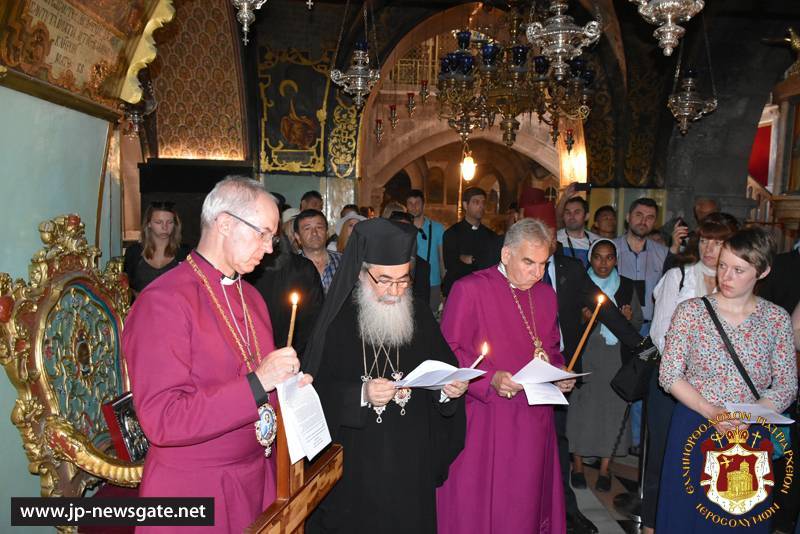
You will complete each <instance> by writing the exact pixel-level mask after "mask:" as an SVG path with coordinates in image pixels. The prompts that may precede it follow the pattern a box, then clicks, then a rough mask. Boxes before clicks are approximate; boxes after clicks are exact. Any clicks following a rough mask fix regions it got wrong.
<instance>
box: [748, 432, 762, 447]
mask: <svg viewBox="0 0 800 534" xmlns="http://www.w3.org/2000/svg"><path fill="white" fill-rule="evenodd" d="M759 439H761V433H760V432H759V431H758V430H756V431H755V432H754V433H753V443H752V444H751V445H750V446H751V447H752V448H754V449H755V448H756V441H758V440H759Z"/></svg>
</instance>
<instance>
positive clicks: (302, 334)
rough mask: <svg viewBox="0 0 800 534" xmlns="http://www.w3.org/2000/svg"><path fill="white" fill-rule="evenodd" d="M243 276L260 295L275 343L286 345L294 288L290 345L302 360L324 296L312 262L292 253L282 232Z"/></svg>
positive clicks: (317, 273)
mask: <svg viewBox="0 0 800 534" xmlns="http://www.w3.org/2000/svg"><path fill="white" fill-rule="evenodd" d="M245 279H246V280H247V281H248V282H250V283H251V284H253V285H254V286H255V287H256V289H258V292H259V293H261V296H262V297H264V302H266V304H267V310H268V311H269V317H270V321H271V322H272V337H273V341H274V342H275V346H276V347H283V346H285V345H286V341H287V336H288V334H289V322H290V320H291V314H292V304H291V301H290V294H291V293H292V292H297V294H298V295H299V297H300V303H299V306H298V307H297V318H296V322H295V330H294V338H293V339H292V346H293V347H294V350H295V351H297V356H298V357H299V358H300V359H301V361H302V358H303V352H304V351H305V349H306V344H307V343H308V339H309V336H310V335H311V331H312V330H313V328H314V324H315V323H316V322H317V315H318V314H319V310H320V309H321V308H322V301H323V298H324V295H323V292H322V281H321V279H320V277H319V272H318V271H317V268H316V267H314V263H313V262H312V261H311V260H309V259H307V258H304V257H303V256H299V255H297V254H294V253H292V251H291V246H290V245H289V240H288V238H287V237H286V234H282V235H281V242H280V244H279V245H278V249H277V250H276V251H275V252H273V253H272V254H266V255H264V259H262V260H261V265H259V266H258V267H257V268H256V269H255V270H254V271H253V272H252V273H250V274H249V275H247V276H246V277H245Z"/></svg>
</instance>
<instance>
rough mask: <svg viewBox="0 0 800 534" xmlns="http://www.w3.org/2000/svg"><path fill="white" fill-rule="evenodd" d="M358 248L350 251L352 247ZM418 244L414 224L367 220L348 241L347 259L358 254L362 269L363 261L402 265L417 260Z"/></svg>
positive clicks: (356, 227) (354, 229) (355, 227)
mask: <svg viewBox="0 0 800 534" xmlns="http://www.w3.org/2000/svg"><path fill="white" fill-rule="evenodd" d="M353 242H355V243H356V244H358V246H357V247H353V248H354V250H352V251H351V250H350V249H351V247H350V244H351V243H353ZM416 243H417V229H416V228H415V227H414V226H413V225H409V224H403V223H398V222H395V221H390V220H388V219H377V218H376V219H367V220H366V221H361V222H360V223H358V224H356V225H355V226H354V227H353V234H352V235H351V236H350V240H349V241H348V242H347V248H346V249H345V251H344V258H342V259H346V258H347V255H348V254H351V255H355V256H356V258H357V259H359V260H360V261H358V264H359V265H358V266H359V268H360V267H361V263H362V262H367V263H372V264H375V265H402V264H404V263H408V262H409V261H411V258H412V257H414V255H415V251H414V246H415V245H416ZM353 282H354V283H355V280H354V281H353Z"/></svg>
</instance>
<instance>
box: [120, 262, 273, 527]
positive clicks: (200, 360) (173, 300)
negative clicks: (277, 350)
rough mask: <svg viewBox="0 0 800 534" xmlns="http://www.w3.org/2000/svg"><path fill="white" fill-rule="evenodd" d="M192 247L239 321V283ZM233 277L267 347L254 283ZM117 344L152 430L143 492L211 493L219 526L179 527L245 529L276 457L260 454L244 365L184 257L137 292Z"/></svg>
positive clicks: (268, 498) (265, 491)
mask: <svg viewBox="0 0 800 534" xmlns="http://www.w3.org/2000/svg"><path fill="white" fill-rule="evenodd" d="M191 256H192V257H193V259H194V261H195V263H196V265H197V266H198V267H199V268H200V269H201V271H202V272H203V273H204V274H205V276H206V278H207V279H208V280H209V281H211V284H210V286H211V287H212V289H213V291H214V293H215V294H216V296H217V301H218V302H220V303H221V305H222V306H224V307H225V311H226V312H227V311H228V309H227V308H228V306H227V303H226V300H225V296H224V295H223V294H222V292H223V290H227V292H228V302H230V306H231V309H232V310H233V314H234V316H235V317H236V320H237V321H239V322H240V323H242V324H243V317H242V304H241V301H240V298H239V293H238V291H237V289H236V288H235V286H228V287H226V288H225V289H223V286H222V285H221V284H220V283H219V282H218V281H219V280H220V278H221V276H222V273H221V272H219V271H218V270H217V269H215V268H214V267H213V266H211V264H209V263H208V262H207V261H205V260H204V259H203V258H202V257H201V256H199V255H198V254H197V252H192V254H191ZM239 283H241V285H242V291H243V296H244V301H245V302H246V304H247V309H248V313H249V314H250V315H251V316H252V319H253V324H254V326H255V329H256V338H257V340H258V344H259V345H260V351H261V354H262V356H264V357H265V356H266V355H267V354H269V353H270V352H271V351H272V350H273V349H274V346H273V344H274V342H273V339H272V327H271V324H270V320H269V315H268V313H267V309H266V305H265V304H264V299H262V298H261V295H260V294H259V293H258V291H257V290H256V289H255V288H254V287H252V286H251V285H250V284H248V283H246V282H241V281H240V282H239ZM123 348H124V353H125V357H126V360H127V362H128V370H129V372H130V375H131V383H132V391H133V400H134V404H135V407H136V413H137V415H138V417H139V422H140V423H141V425H142V429H143V430H144V433H145V435H146V436H147V438H148V439H149V440H150V449H149V451H148V453H147V458H146V460H145V465H144V475H143V477H142V484H141V486H140V488H139V495H140V496H141V497H213V498H214V515H215V516H214V520H215V521H214V522H215V526H214V527H213V528H211V527H186V529H185V530H186V531H192V532H205V531H215V532H242V531H243V529H244V528H246V527H247V526H248V525H249V524H251V523H252V522H253V521H254V520H255V518H256V517H257V516H258V514H259V513H261V511H263V510H264V509H266V508H267V506H269V505H270V504H271V503H272V501H274V500H275V476H274V473H275V466H274V461H273V460H274V458H266V457H265V455H264V447H262V446H261V445H260V444H259V443H258V441H257V440H256V435H255V430H254V423H255V421H256V420H257V419H258V408H257V405H256V403H255V402H254V399H253V393H252V391H251V387H250V385H249V384H248V380H247V377H246V375H247V373H248V369H247V367H246V366H245V364H244V362H243V360H242V356H241V355H240V354H239V352H238V349H237V346H236V343H235V341H234V340H233V338H232V337H231V334H230V331H229V329H228V327H227V326H226V325H225V323H224V322H223V319H222V317H221V315H220V314H219V313H218V312H217V310H216V309H215V305H214V304H213V303H212V301H211V299H210V298H209V296H208V295H207V293H206V289H205V288H204V287H203V284H202V282H201V280H200V278H199V277H198V276H197V275H196V273H195V272H194V271H193V270H192V268H191V266H190V265H189V264H188V263H187V262H183V263H181V264H180V265H178V266H177V267H175V268H174V269H172V270H171V271H169V272H168V273H166V274H164V275H163V276H161V277H159V278H158V279H157V280H156V281H154V282H153V283H152V284H150V285H149V286H148V287H147V288H146V289H145V290H144V291H143V292H142V293H141V295H140V296H139V297H138V298H137V299H136V302H135V303H134V306H133V309H132V310H131V314H130V316H129V319H128V321H127V322H126V323H125V331H124V335H123ZM273 395H274V393H273V394H272V395H270V397H273ZM271 400H272V401H273V403H274V401H275V399H274V398H271ZM176 530H183V529H178V528H176V527H148V528H144V529H143V528H141V527H140V528H139V529H137V532H138V531H147V532H174V531H176Z"/></svg>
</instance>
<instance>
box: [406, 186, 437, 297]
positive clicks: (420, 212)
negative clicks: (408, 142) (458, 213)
mask: <svg viewBox="0 0 800 534" xmlns="http://www.w3.org/2000/svg"><path fill="white" fill-rule="evenodd" d="M406 208H407V209H408V213H410V214H411V215H412V216H413V217H414V226H416V227H417V255H418V256H419V257H421V258H422V259H424V260H425V261H427V262H428V263H429V264H430V266H431V299H430V305H431V309H432V310H433V313H436V312H438V311H439V306H440V305H441V303H442V276H443V275H444V257H443V256H442V241H443V239H444V226H442V224H440V223H438V222H436V221H432V220H430V219H429V218H427V217H425V215H424V210H425V195H424V194H423V192H422V191H420V190H419V189H412V190H411V192H410V193H409V194H408V198H407V199H406Z"/></svg>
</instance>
